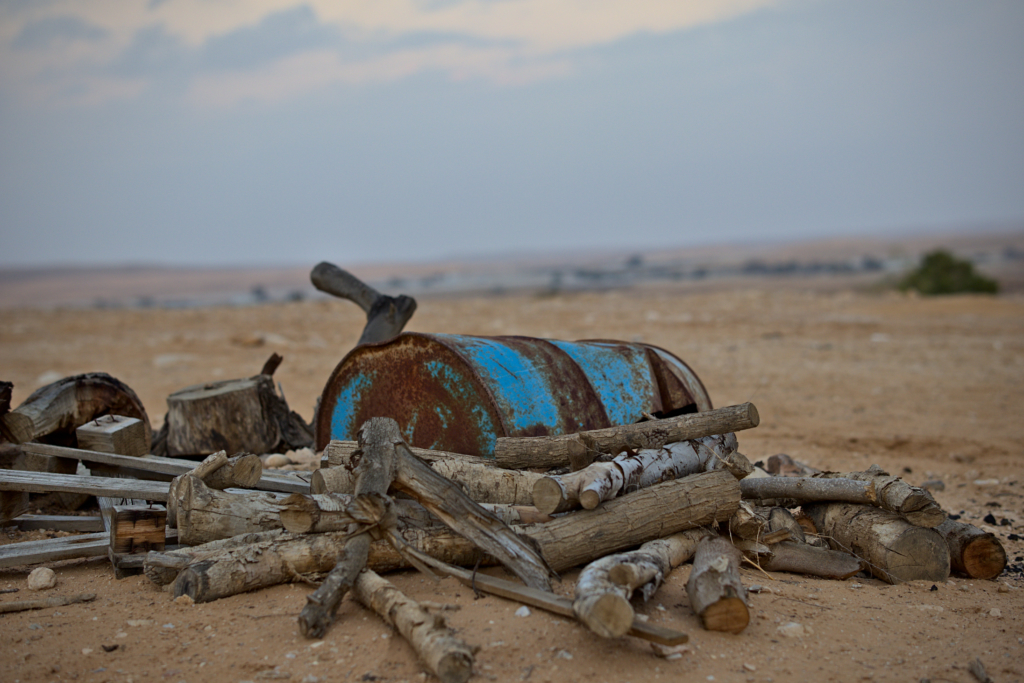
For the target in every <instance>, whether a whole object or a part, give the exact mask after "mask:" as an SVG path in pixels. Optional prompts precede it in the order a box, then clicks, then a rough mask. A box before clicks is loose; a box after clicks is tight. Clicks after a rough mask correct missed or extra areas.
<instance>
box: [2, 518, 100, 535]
mask: <svg viewBox="0 0 1024 683" xmlns="http://www.w3.org/2000/svg"><path fill="white" fill-rule="evenodd" d="M11 524H12V525H13V526H15V527H16V528H17V529H18V530H20V531H35V530H37V529H50V530H52V531H77V532H82V533H93V532H96V531H103V519H102V518H101V517H79V516H76V515H21V516H20V517H18V518H17V519H12V520H11Z"/></svg>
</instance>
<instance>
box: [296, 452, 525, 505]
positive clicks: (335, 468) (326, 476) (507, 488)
mask: <svg viewBox="0 0 1024 683" xmlns="http://www.w3.org/2000/svg"><path fill="white" fill-rule="evenodd" d="M355 450H356V445H355V442H352V441H331V442H330V443H329V444H328V445H327V447H326V448H325V449H324V459H326V461H327V462H328V464H329V467H328V468H326V469H325V468H321V469H319V470H317V471H316V472H314V473H313V476H312V478H311V480H310V488H311V490H312V491H313V493H327V492H332V493H352V487H353V486H354V484H355V480H354V478H353V476H352V472H351V469H350V467H351V464H350V463H351V459H352V454H353V453H354V452H355ZM409 450H410V451H411V452H412V454H413V455H415V456H416V457H417V458H419V459H420V460H423V461H424V462H426V463H427V464H428V465H429V466H430V468H431V469H432V470H434V471H435V472H437V473H438V474H440V475H441V476H443V477H445V478H447V479H450V480H452V481H454V482H455V483H457V484H458V485H459V486H460V487H461V488H462V490H463V491H465V492H466V494H467V495H469V497H470V498H472V499H473V500H475V501H476V502H478V503H494V504H499V505H502V504H507V505H533V487H534V485H535V484H536V482H537V480H539V479H540V478H541V476H542V475H540V474H537V473H535V472H520V471H513V470H503V469H501V468H499V467H495V466H494V465H493V463H492V462H490V461H487V460H485V459H483V458H480V457H477V456H472V455H460V454H458V453H448V452H445V451H431V450H428V449H426V448H413V447H411V446H410V447H409Z"/></svg>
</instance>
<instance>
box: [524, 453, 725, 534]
mask: <svg viewBox="0 0 1024 683" xmlns="http://www.w3.org/2000/svg"><path fill="white" fill-rule="evenodd" d="M735 451H736V437H735V435H733V434H731V433H730V434H723V435H719V436H708V437H702V438H700V439H693V440H689V441H680V442H678V443H672V444H668V445H666V446H665V447H664V448H659V449H643V450H641V451H639V452H638V453H636V454H635V455H633V454H628V453H623V454H622V455H619V456H618V457H616V458H615V459H613V460H612V461H611V462H599V463H594V464H592V465H589V466H587V467H585V468H584V469H581V470H577V471H576V472H572V473H570V474H562V475H556V476H543V477H540V478H539V479H538V480H537V483H536V484H534V486H533V504H534V505H535V506H536V507H537V509H538V510H540V511H541V512H542V513H545V514H553V513H555V512H564V511H566V510H572V509H575V508H577V507H580V506H582V507H583V508H585V509H587V510H593V509H594V508H596V507H597V506H598V505H600V504H601V503H602V502H604V501H606V500H611V499H612V498H615V497H616V496H619V495H621V494H623V493H627V492H630V491H636V490H638V489H642V488H647V487H649V486H653V485H655V484H658V483H661V482H662V481H667V480H671V479H679V478H681V477H685V476H688V475H691V474H696V473H697V472H704V471H706V470H714V469H720V468H721V467H723V466H724V465H725V463H726V462H728V461H729V456H730V455H732V454H733V453H735Z"/></svg>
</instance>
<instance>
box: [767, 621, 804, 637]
mask: <svg viewBox="0 0 1024 683" xmlns="http://www.w3.org/2000/svg"><path fill="white" fill-rule="evenodd" d="M775 630H776V631H778V632H779V635H780V636H783V637H784V638H803V637H804V636H807V635H810V634H811V633H812V631H811V628H810V626H804V625H803V624H799V623H797V622H795V621H791V622H789V623H788V624H783V625H782V626H780V627H778V628H777V629H775Z"/></svg>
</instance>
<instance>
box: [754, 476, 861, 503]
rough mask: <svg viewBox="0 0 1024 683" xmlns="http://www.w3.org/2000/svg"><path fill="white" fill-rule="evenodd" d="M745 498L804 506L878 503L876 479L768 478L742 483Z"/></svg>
mask: <svg viewBox="0 0 1024 683" xmlns="http://www.w3.org/2000/svg"><path fill="white" fill-rule="evenodd" d="M740 490H741V491H742V492H743V497H744V498H746V499H750V500H760V501H778V500H785V501H787V502H792V503H795V504H796V505H803V504H804V503H814V502H822V501H837V502H844V503H861V504H864V505H877V504H878V498H877V496H876V495H875V487H874V482H873V481H870V480H868V481H865V480H857V479H822V478H817V477H766V478H754V479H744V480H743V481H741V482H740Z"/></svg>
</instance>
